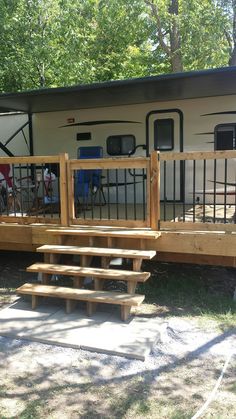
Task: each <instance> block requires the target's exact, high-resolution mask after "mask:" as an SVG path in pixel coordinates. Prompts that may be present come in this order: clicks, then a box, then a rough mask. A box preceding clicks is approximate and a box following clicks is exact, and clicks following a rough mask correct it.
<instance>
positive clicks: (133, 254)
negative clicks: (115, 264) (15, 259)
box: [37, 244, 156, 260]
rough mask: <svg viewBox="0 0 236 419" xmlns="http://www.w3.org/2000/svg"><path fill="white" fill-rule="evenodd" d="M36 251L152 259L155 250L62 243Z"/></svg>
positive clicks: (41, 247) (45, 246)
mask: <svg viewBox="0 0 236 419" xmlns="http://www.w3.org/2000/svg"><path fill="white" fill-rule="evenodd" d="M37 252H43V253H65V254H73V255H89V256H93V255H94V256H95V255H96V256H107V257H123V258H131V259H136V258H137V259H149V260H150V259H152V258H153V257H154V256H155V255H156V252H155V250H132V249H113V248H101V247H84V246H83V247H80V246H63V245H47V244H45V245H44V246H40V247H38V248H37Z"/></svg>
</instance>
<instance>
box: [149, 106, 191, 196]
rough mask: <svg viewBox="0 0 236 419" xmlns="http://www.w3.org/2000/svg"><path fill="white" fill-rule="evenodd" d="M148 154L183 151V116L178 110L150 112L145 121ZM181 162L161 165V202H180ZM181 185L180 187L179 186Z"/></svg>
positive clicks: (181, 187)
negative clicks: (152, 152) (156, 151)
mask: <svg viewBox="0 0 236 419" xmlns="http://www.w3.org/2000/svg"><path fill="white" fill-rule="evenodd" d="M146 124H147V125H146V128H147V144H148V149H149V153H150V152H151V151H152V150H158V151H160V152H161V153H162V152H163V153H179V152H182V151H183V114H182V112H181V111H180V110H179V109H161V110H157V111H151V112H149V114H148V115H147V119H146ZM181 173H182V163H181V161H176V162H174V161H172V160H170V161H167V162H162V163H161V173H160V176H161V179H160V180H161V182H160V183H161V200H166V201H180V200H181V199H182V197H183V193H184V187H183V182H182V175H181ZM181 185H182V186H181Z"/></svg>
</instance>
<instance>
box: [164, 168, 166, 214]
mask: <svg viewBox="0 0 236 419" xmlns="http://www.w3.org/2000/svg"><path fill="white" fill-rule="evenodd" d="M164 221H166V160H164Z"/></svg>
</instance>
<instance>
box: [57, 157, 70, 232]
mask: <svg viewBox="0 0 236 419" xmlns="http://www.w3.org/2000/svg"><path fill="white" fill-rule="evenodd" d="M68 159H69V156H68V154H67V153H64V154H60V178H59V181H60V209H61V225H63V226H67V225H68V224H69V218H68V217H69V214H68V195H67V191H68V188H67V184H68V181H67V162H68Z"/></svg>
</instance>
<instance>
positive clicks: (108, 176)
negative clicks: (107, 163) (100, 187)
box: [107, 169, 111, 220]
mask: <svg viewBox="0 0 236 419" xmlns="http://www.w3.org/2000/svg"><path fill="white" fill-rule="evenodd" d="M109 183H110V170H109V169H107V205H108V208H107V210H108V220H110V219H111V208H110V186H109Z"/></svg>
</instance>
